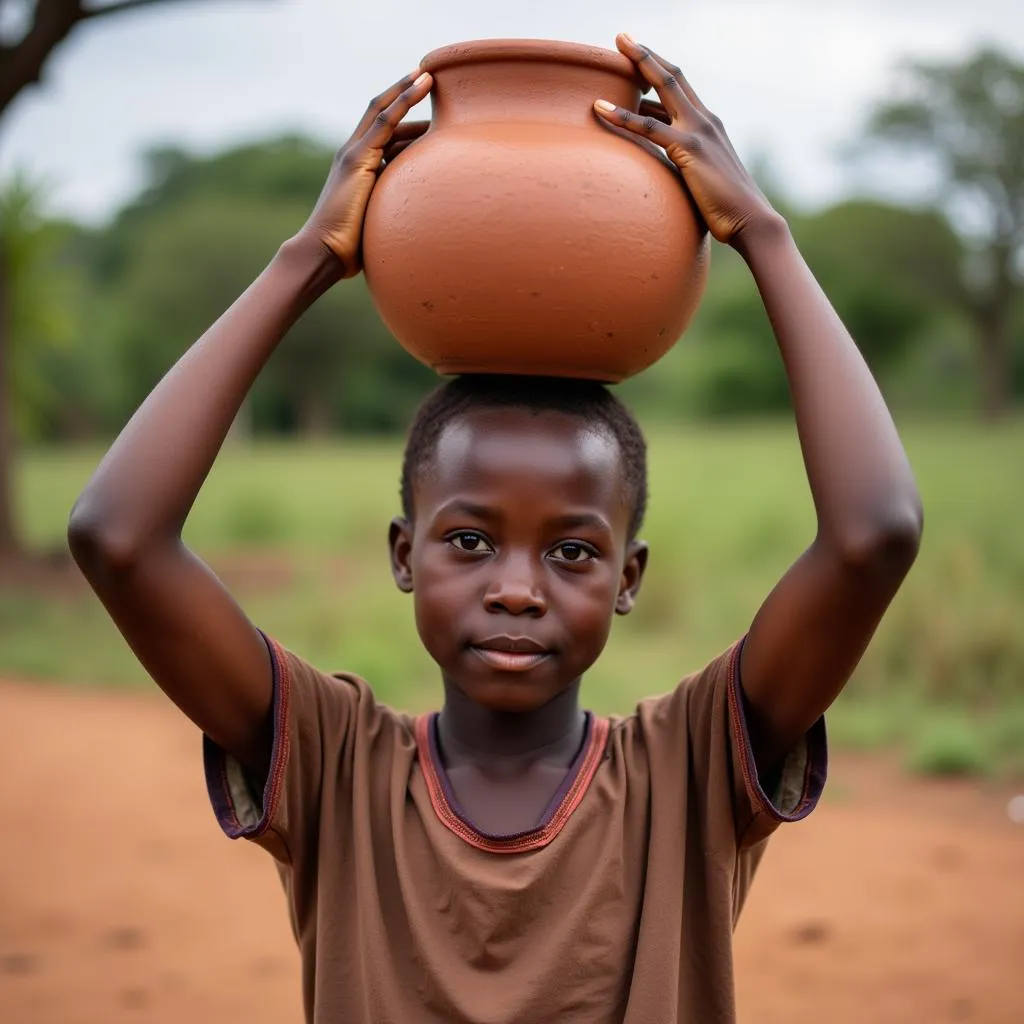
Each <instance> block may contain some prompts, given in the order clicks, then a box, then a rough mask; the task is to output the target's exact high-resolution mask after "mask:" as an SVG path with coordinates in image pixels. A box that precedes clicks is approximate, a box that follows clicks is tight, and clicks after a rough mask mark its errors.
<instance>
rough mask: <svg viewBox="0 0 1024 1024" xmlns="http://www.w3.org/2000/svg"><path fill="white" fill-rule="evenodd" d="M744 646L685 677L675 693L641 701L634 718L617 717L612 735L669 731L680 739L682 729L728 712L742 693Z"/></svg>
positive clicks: (737, 644)
mask: <svg viewBox="0 0 1024 1024" xmlns="http://www.w3.org/2000/svg"><path fill="white" fill-rule="evenodd" d="M742 646H743V641H742V639H741V640H738V641H736V642H735V643H733V644H731V645H730V646H729V647H728V648H726V649H725V650H724V651H722V652H721V653H720V654H718V655H716V656H715V657H714V658H712V659H711V660H710V661H709V662H708V663H707V664H706V665H704V666H703V668H699V669H696V670H694V671H692V672H690V673H689V674H688V675H685V676H683V678H682V679H681V680H680V681H679V682H678V683H677V684H676V685H675V687H674V688H673V689H671V690H669V691H667V692H665V693H662V694H658V695H655V696H651V697H646V698H645V699H643V700H642V701H640V702H639V703H638V704H637V706H636V709H635V710H634V712H633V713H632V714H631V715H626V716H613V717H612V718H611V719H610V722H611V729H612V733H613V734H615V733H617V732H622V733H627V734H630V733H632V734H636V735H638V736H640V737H644V736H651V735H657V734H658V733H660V732H662V731H664V730H666V729H668V730H671V732H672V734H673V735H674V736H675V737H676V738H678V736H679V730H680V729H684V730H688V728H689V726H690V725H692V723H693V722H694V721H695V720H697V719H699V718H701V717H702V716H703V715H706V714H707V713H709V712H710V710H711V709H713V708H715V707H719V708H722V709H728V706H729V702H730V699H735V698H736V696H738V692H739V653H740V650H741V648H742Z"/></svg>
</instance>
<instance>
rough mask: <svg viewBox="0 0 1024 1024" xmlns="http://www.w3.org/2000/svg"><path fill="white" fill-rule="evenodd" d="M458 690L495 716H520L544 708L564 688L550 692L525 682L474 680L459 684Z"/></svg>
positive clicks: (545, 688)
mask: <svg viewBox="0 0 1024 1024" xmlns="http://www.w3.org/2000/svg"><path fill="white" fill-rule="evenodd" d="M459 689H460V690H462V692H463V693H464V694H465V695H466V696H467V697H469V699H470V700H471V701H473V703H474V704H479V705H480V707H482V708H486V709H487V710H488V711H493V712H494V713H495V714H505V715H521V714H526V713H527V712H530V711H536V710H537V709H538V708H542V707H544V705H545V704H547V703H548V701H550V700H552V699H553V698H555V697H557V696H558V694H559V693H561V692H562V691H563V690H564V689H566V687H561V688H557V689H554V690H552V689H551V688H550V687H548V686H544V687H540V686H535V685H534V686H531V685H530V683H528V682H526V681H525V680H513V681H508V682H506V681H497V680H495V681H487V682H480V681H476V680H474V681H473V682H471V683H468V684H467V685H463V684H461V683H460V684H459Z"/></svg>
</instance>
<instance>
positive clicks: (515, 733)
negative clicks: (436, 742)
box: [438, 679, 586, 767]
mask: <svg viewBox="0 0 1024 1024" xmlns="http://www.w3.org/2000/svg"><path fill="white" fill-rule="evenodd" d="M579 689H580V684H579V680H577V681H576V682H575V683H573V684H572V686H570V687H568V689H566V690H563V691H562V692H561V693H560V694H558V695H557V696H556V697H554V698H552V699H551V700H550V701H548V703H547V704H545V705H544V706H543V707H539V708H535V709H534V710H533V711H492V710H490V709H488V708H485V707H483V706H482V705H480V704H477V703H476V702H475V701H472V700H470V698H469V697H467V696H466V695H465V694H464V693H463V692H462V691H461V690H460V689H459V688H458V687H457V686H455V685H454V684H453V683H451V682H449V681H448V680H447V679H446V680H445V683H444V690H445V701H444V708H443V709H442V710H441V714H440V717H439V718H438V733H439V738H440V740H441V746H442V748H443V751H444V755H445V760H446V761H447V762H448V763H449V767H450V766H451V762H452V761H455V762H463V763H465V762H476V763H480V762H484V763H486V762H494V761H495V760H498V759H507V760H523V761H534V760H551V761H557V762H559V763H564V765H565V767H568V766H569V765H570V764H571V763H572V760H573V758H574V757H575V756H576V753H577V752H578V750H579V748H580V744H581V743H582V742H583V732H584V729H585V728H586V716H585V715H584V713H583V711H582V709H581V708H580V706H579Z"/></svg>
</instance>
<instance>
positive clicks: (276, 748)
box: [203, 632, 291, 839]
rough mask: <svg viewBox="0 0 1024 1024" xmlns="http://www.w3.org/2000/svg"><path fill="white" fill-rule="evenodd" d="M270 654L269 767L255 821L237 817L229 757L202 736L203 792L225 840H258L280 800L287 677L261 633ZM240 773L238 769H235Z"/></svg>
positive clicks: (279, 657)
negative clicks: (271, 721) (271, 722)
mask: <svg viewBox="0 0 1024 1024" xmlns="http://www.w3.org/2000/svg"><path fill="white" fill-rule="evenodd" d="M260 636H262V637H263V640H264V642H265V643H266V645H267V651H268V652H269V654H270V668H271V674H272V678H273V687H274V693H273V704H272V714H273V716H274V735H273V746H272V747H271V755H270V768H269V769H268V771H267V780H266V783H265V784H264V787H263V804H262V808H261V813H260V818H259V820H258V821H256V822H254V823H252V824H250V825H244V824H243V823H242V822H241V821H240V820H239V817H238V811H237V809H236V807H235V801H234V798H233V797H232V795H231V784H230V782H229V781H228V759H229V757H230V755H229V754H228V753H227V752H226V751H225V750H223V749H222V748H221V747H219V746H218V745H217V744H216V743H214V741H213V740H211V739H210V737H209V736H207V735H205V734H204V735H203V771H204V774H205V776H206V790H207V793H208V794H209V797H210V803H211V804H212V805H213V811H214V814H216V816H217V822H218V823H219V825H220V827H221V828H222V829H223V831H224V834H225V835H226V836H227V837H228V838H229V839H258V838H259V837H260V836H262V835H263V834H264V833H265V832H266V831H267V829H268V828H270V824H271V822H272V821H273V820H274V816H275V815H276V814H277V807H278V804H279V803H280V799H281V787H282V784H283V781H284V772H285V768H286V767H287V764H288V752H289V735H288V717H289V716H288V708H289V704H290V700H291V678H290V676H289V674H288V663H287V661H286V660H285V657H284V652H283V651H282V650H281V648H280V647H279V646H278V644H277V642H276V641H274V640H272V639H271V638H270V637H268V636H267V635H266V634H265V633H263V632H261V633H260ZM237 767H238V770H239V772H241V766H237ZM254 802H255V801H254Z"/></svg>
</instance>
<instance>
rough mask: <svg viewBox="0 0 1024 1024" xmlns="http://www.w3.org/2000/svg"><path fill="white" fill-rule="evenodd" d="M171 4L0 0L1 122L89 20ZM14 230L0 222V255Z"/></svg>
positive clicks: (5, 481)
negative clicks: (55, 54)
mask: <svg viewBox="0 0 1024 1024" xmlns="http://www.w3.org/2000/svg"><path fill="white" fill-rule="evenodd" d="M170 2H172V0H112V2H110V0H108V2H106V3H103V2H94V3H91V4H90V3H86V2H85V0H0V124H2V122H3V116H4V114H5V113H6V111H7V110H8V109H9V108H10V106H11V104H12V103H13V102H14V100H15V99H16V98H17V97H18V96H19V95H20V94H21V93H22V92H23V91H24V90H25V89H26V88H28V87H29V86H31V85H34V84H35V83H36V82H38V81H39V80H40V78H41V77H42V73H43V68H44V66H45V64H46V62H47V59H48V58H49V56H50V54H51V53H52V52H53V51H54V49H55V48H56V47H57V46H59V45H60V43H62V42H63V41H64V40H65V39H66V38H67V37H68V36H69V35H70V34H71V32H72V31H73V30H74V28H75V27H76V26H77V25H79V24H81V23H82V22H85V21H95V20H96V19H97V18H107V17H110V16H112V15H115V14H122V13H124V12H127V11H134V10H139V9H140V8H144V7H153V6H156V5H157V4H166V3H170ZM10 230H12V228H11V226H10V225H9V224H8V223H6V222H4V221H2V220H0V253H2V251H3V250H5V249H7V248H9V246H8V245H6V244H5V243H4V238H5V236H6V234H7V233H8V231H10ZM9 270H10V268H9V265H8V263H7V261H6V260H5V259H4V257H3V256H2V255H0V557H2V556H5V555H7V556H11V555H15V554H18V553H19V552H20V549H21V546H20V544H19V543H18V538H17V534H16V532H15V525H14V512H13V494H12V461H13V447H14V441H13V427H12V413H11V408H10V402H11V397H10V396H11V392H12V387H11V351H10V331H11V306H10V303H11V292H12V285H11V282H10V278H9Z"/></svg>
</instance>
